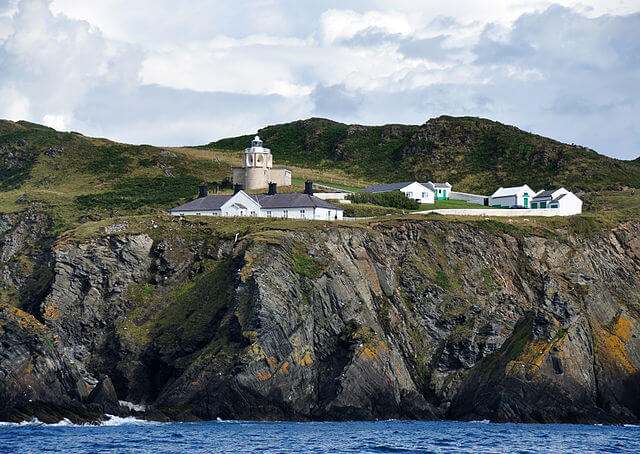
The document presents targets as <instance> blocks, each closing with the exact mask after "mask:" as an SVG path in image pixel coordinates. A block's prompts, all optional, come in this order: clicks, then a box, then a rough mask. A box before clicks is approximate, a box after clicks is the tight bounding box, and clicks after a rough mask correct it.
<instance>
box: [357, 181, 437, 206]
mask: <svg viewBox="0 0 640 454" xmlns="http://www.w3.org/2000/svg"><path fill="white" fill-rule="evenodd" d="M392 191H400V192H402V193H403V194H404V195H406V196H407V197H408V198H409V199H412V200H415V201H416V202H419V203H434V201H435V195H436V192H435V190H434V188H433V187H429V186H426V185H424V184H422V183H418V182H417V181H409V182H404V183H390V184H376V185H373V186H369V187H368V188H366V189H363V190H362V192H365V193H370V194H377V193H381V192H392Z"/></svg>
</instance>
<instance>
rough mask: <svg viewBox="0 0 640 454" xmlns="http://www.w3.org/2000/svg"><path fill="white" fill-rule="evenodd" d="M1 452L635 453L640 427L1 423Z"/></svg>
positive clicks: (639, 443) (114, 421)
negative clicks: (78, 424) (77, 424)
mask: <svg viewBox="0 0 640 454" xmlns="http://www.w3.org/2000/svg"><path fill="white" fill-rule="evenodd" d="M0 452H2V453H21V454H22V453H41V452H44V453H47V452H64V453H129V452H131V453H154V454H159V453H180V452H188V453H212V452H215V453H227V452H258V453H294V452H304V453H474V454H476V453H487V454H488V453H521V454H525V453H526V454H539V453H553V454H557V453H639V452H640V426H631V425H630V426H587V425H571V424H548V425H542V424H489V423H483V422H476V423H474V422H455V421H438V422H423V421H376V422H308V423H296V422H255V421H210V422H193V423H153V422H142V421H137V420H133V419H129V418H127V419H122V418H112V419H111V420H110V421H108V422H107V423H105V424H103V425H101V426H76V425H72V424H69V423H64V422H63V423H59V424H56V425H46V424H41V423H38V422H37V421H34V422H32V423H22V424H9V423H0Z"/></svg>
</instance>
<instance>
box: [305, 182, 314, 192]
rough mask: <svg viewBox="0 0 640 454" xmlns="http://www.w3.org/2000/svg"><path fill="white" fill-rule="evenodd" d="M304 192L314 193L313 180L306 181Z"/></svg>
mask: <svg viewBox="0 0 640 454" xmlns="http://www.w3.org/2000/svg"><path fill="white" fill-rule="evenodd" d="M304 193H305V194H309V195H313V181H309V180H307V181H305V182H304Z"/></svg>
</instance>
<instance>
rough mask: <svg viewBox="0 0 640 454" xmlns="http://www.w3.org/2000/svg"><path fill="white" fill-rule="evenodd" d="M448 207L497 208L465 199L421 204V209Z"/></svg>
mask: <svg viewBox="0 0 640 454" xmlns="http://www.w3.org/2000/svg"><path fill="white" fill-rule="evenodd" d="M447 208H449V209H453V208H455V209H465V210H480V209H495V208H494V207H486V206H483V205H479V204H477V203H469V202H465V201H464V200H436V201H435V203H423V204H421V206H420V209H421V210H439V209H447Z"/></svg>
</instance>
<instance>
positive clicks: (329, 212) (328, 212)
mask: <svg viewBox="0 0 640 454" xmlns="http://www.w3.org/2000/svg"><path fill="white" fill-rule="evenodd" d="M327 219H329V220H331V210H329V211H327Z"/></svg>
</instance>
